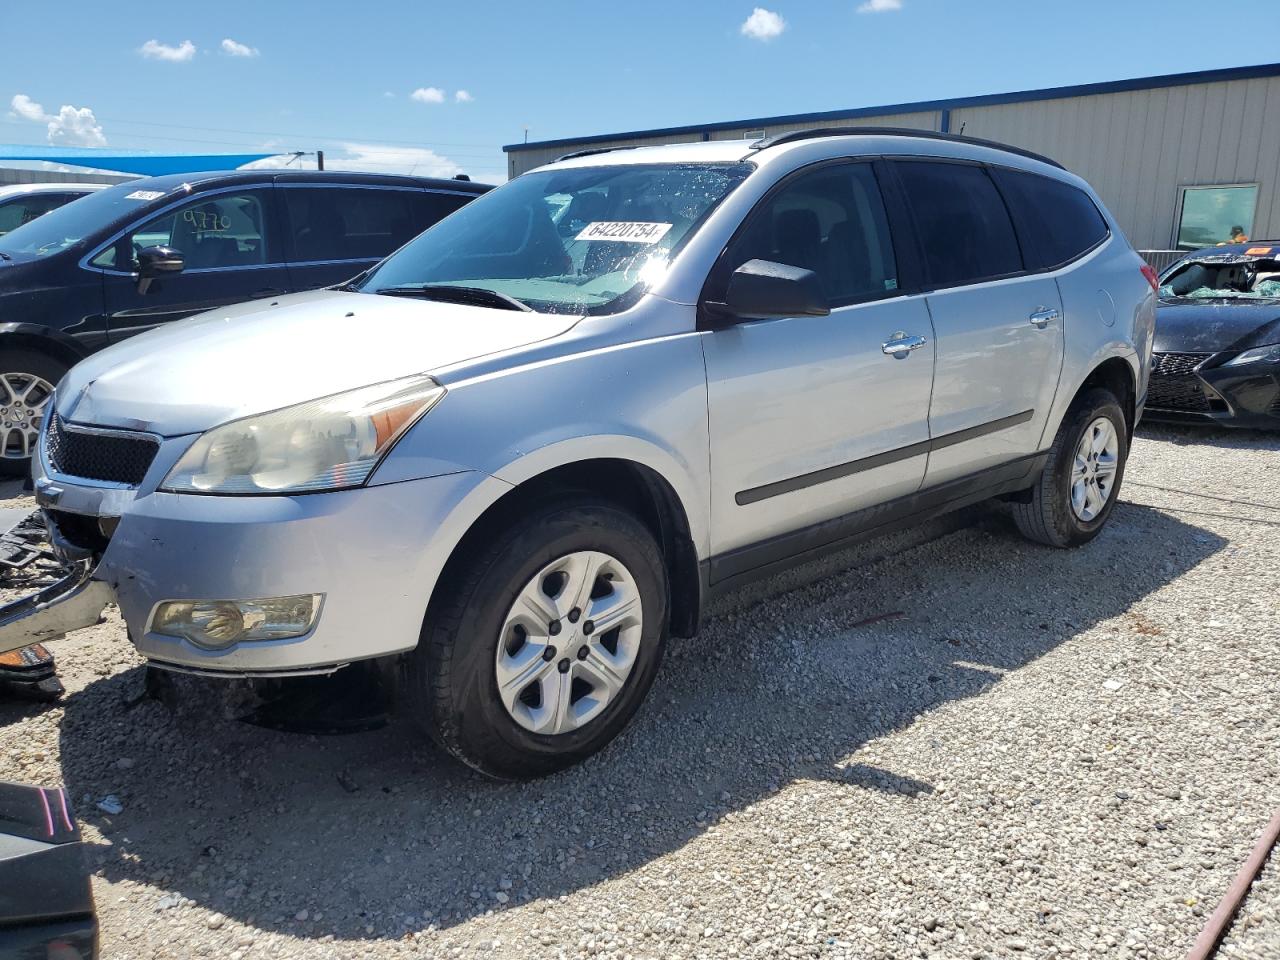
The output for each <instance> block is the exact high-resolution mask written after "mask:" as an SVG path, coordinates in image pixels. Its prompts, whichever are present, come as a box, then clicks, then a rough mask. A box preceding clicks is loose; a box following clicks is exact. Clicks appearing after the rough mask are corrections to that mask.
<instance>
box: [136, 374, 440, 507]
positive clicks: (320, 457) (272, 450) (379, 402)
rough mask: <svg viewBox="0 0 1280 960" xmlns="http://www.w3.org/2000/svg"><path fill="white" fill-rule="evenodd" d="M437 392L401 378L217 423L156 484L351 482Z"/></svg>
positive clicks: (337, 485) (246, 488)
mask: <svg viewBox="0 0 1280 960" xmlns="http://www.w3.org/2000/svg"><path fill="white" fill-rule="evenodd" d="M444 393H445V390H444V387H442V386H440V384H438V383H436V382H435V381H434V380H433V379H431V378H430V377H427V376H414V377H406V378H405V379H403V380H393V381H391V382H390V383H379V384H375V385H374V386H371V387H361V388H360V389H358V390H350V391H348V392H347V393H339V394H335V395H333V396H331V397H322V398H321V399H319V400H311V401H308V402H307V403H300V404H298V405H297V406H293V407H285V408H283V409H281V410H274V411H272V412H271V413H264V414H260V415H258V416H254V417H247V418H245V419H244V420H235V421H232V422H231V423H224V424H223V425H222V426H220V427H214V428H213V429H212V430H210V431H208V432H207V433H205V434H204V435H203V436H202V437H200V439H199V440H197V441H196V442H195V443H194V444H192V445H191V449H189V450H188V451H187V452H186V453H185V454H183V456H182V459H181V460H179V461H178V462H177V464H175V465H174V467H173V469H172V470H170V471H169V475H168V476H167V477H165V478H164V482H163V483H161V484H160V489H161V490H168V491H170V492H172V493H220V494H246V493H307V492H313V491H317V490H342V489H346V488H348V487H358V486H360V485H361V484H362V483H364V482H365V481H366V480H367V479H369V474H371V473H372V472H373V468H374V467H376V466H377V465H378V462H379V461H380V460H381V459H382V456H383V454H385V453H386V452H387V451H388V450H389V449H391V445H392V444H393V443H395V441H396V440H397V439H398V438H399V437H400V435H401V434H403V433H404V432H405V431H406V430H407V429H409V427H410V426H412V425H413V423H414V422H415V421H416V420H417V419H418V418H419V417H421V416H422V415H423V414H424V413H426V412H427V411H428V410H430V409H431V408H432V407H433V406H434V405H435V404H436V403H438V402H439V400H440V398H441V397H443V396H444Z"/></svg>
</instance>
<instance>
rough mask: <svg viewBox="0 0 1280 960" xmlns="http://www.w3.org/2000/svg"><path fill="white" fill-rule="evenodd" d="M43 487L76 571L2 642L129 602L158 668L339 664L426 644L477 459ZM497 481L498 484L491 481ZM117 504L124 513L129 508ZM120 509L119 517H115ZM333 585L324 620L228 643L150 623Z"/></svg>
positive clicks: (3, 614)
mask: <svg viewBox="0 0 1280 960" xmlns="http://www.w3.org/2000/svg"><path fill="white" fill-rule="evenodd" d="M35 485H36V497H37V501H38V502H39V503H40V505H41V507H42V509H43V511H44V515H45V518H46V523H47V524H48V526H49V529H50V535H51V538H52V539H53V541H54V544H55V551H56V552H59V553H60V555H61V556H62V557H63V558H64V559H65V560H66V561H67V562H68V563H69V565H70V572H69V573H68V574H67V576H66V577H65V578H64V579H63V580H62V581H60V582H59V583H58V584H57V585H55V586H54V587H50V588H48V589H46V590H44V591H41V592H40V593H38V594H34V595H32V596H30V597H26V598H23V599H22V600H20V601H17V602H15V603H13V604H10V605H9V606H7V607H4V608H0V649H6V648H10V647H14V646H18V647H20V646H25V645H27V644H30V643H33V642H37V641H40V640H47V639H52V638H54V637H57V636H60V635H62V634H65V633H66V632H68V631H70V630H73V629H76V628H78V627H82V626H87V625H90V624H92V623H94V622H96V621H97V618H98V616H99V614H100V613H101V611H102V608H103V606H105V604H106V603H108V602H112V601H114V602H116V603H117V604H118V605H119V607H120V613H121V615H122V617H123V618H124V620H125V623H126V625H127V626H128V629H129V637H130V639H131V640H132V641H133V643H134V645H135V646H136V647H137V648H138V650H139V652H141V653H142V654H143V655H144V656H145V657H147V658H148V660H150V661H151V662H152V663H154V664H155V665H157V666H160V667H165V668H169V669H175V670H180V671H185V672H190V673H199V674H205V675H215V676H222V677H240V676H253V677H268V676H286V675H295V674H313V673H325V672H330V671H332V670H334V669H337V668H338V667H340V666H343V665H345V664H347V663H350V662H352V661H355V660H361V659H368V658H373V657H380V656H384V655H388V654H395V653H400V652H403V651H406V650H410V649H412V648H413V647H414V646H416V645H417V642H418V637H419V634H420V632H421V629H422V621H423V617H424V616H425V613H426V607H427V601H428V599H429V598H430V595H431V590H432V588H433V587H434V584H435V582H436V579H437V578H438V576H439V573H440V571H441V570H442V569H443V567H444V563H445V561H446V560H447V559H448V554H449V552H451V550H452V546H453V544H455V543H456V542H457V540H458V539H460V538H461V536H462V533H463V532H465V528H466V525H467V517H468V516H469V515H470V512H469V509H459V506H460V504H463V502H464V501H467V500H468V498H469V497H472V495H474V499H475V500H476V501H480V502H486V501H488V500H489V499H490V498H491V497H493V496H494V493H495V492H494V491H492V490H490V489H488V488H489V487H492V486H495V485H496V486H498V487H501V488H504V489H509V485H508V484H505V483H503V482H502V481H500V480H495V479H494V478H492V477H490V476H488V475H486V474H483V473H479V472H476V471H459V472H457V473H451V474H444V475H440V476H435V477H429V478H425V479H419V480H408V481H403V482H399V483H390V484H383V485H373V486H368V487H361V488H357V489H354V490H345V491H335V492H330V493H323V494H311V495H305V496H293V497H274V496H265V497H217V496H198V495H192V494H173V493H161V492H157V491H152V492H149V493H144V492H141V491H136V490H129V491H121V490H119V489H117V488H109V489H99V488H97V487H93V486H89V485H82V484H75V483H74V482H73V481H72V480H70V479H69V478H66V477H61V476H54V477H50V476H48V475H46V474H45V473H44V470H43V464H39V463H38V464H37V468H36V477H35ZM481 488H484V489H481ZM116 511H119V512H118V513H116ZM113 513H115V514H116V515H114V516H113V515H111V514H113ZM303 593H320V594H324V595H325V600H324V606H323V609H322V611H321V614H320V617H319V618H318V620H317V622H316V624H315V626H314V627H313V628H312V630H311V632H309V633H307V634H305V635H304V636H301V637H294V638H288V639H284V640H272V641H251V642H244V643H240V644H236V645H233V646H230V647H228V648H225V649H220V650H208V649H203V648H201V647H197V646H195V645H193V644H191V643H189V642H188V641H185V640H182V639H179V638H176V637H169V636H164V635H160V634H156V633H152V632H149V631H148V629H147V627H148V624H149V623H150V618H151V614H152V611H153V610H154V609H155V605H156V604H157V603H159V602H160V601H163V600H191V599H197V600H217V599H237V600H240V599H257V598H264V597H275V596H292V595H297V594H303Z"/></svg>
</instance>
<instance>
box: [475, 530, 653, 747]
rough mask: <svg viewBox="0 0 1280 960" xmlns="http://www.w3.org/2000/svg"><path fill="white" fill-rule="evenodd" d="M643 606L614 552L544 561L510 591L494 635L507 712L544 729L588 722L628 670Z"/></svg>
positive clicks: (549, 731)
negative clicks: (508, 606) (513, 592)
mask: <svg viewBox="0 0 1280 960" xmlns="http://www.w3.org/2000/svg"><path fill="white" fill-rule="evenodd" d="M643 613H644V611H643V605H642V603H641V599H640V590H639V588H638V587H637V586H636V581H635V577H633V576H632V575H631V572H630V571H629V570H628V569H627V568H626V567H625V566H624V565H623V564H622V562H621V561H619V560H618V559H617V558H616V557H611V556H609V554H607V553H600V552H598V551H593V550H583V551H579V552H577V553H571V554H569V555H568V556H564V557H561V558H560V559H559V560H556V561H554V562H552V563H549V564H547V566H545V567H543V568H542V570H540V571H539V572H538V573H537V575H536V576H534V577H533V578H532V579H531V580H530V581H529V582H528V583H527V584H525V586H524V588H523V589H522V590H521V591H520V593H519V594H518V595H517V596H516V600H515V603H514V604H512V606H511V609H510V610H509V611H508V612H507V616H506V619H505V620H504V621H503V624H502V632H501V634H500V635H499V637H498V650H497V658H496V661H495V666H496V674H497V682H498V693H499V695H500V697H501V698H502V703H503V705H504V706H505V707H506V709H507V713H509V714H510V715H511V718H512V719H513V720H515V722H516V723H518V724H519V725H520V726H521V727H523V728H524V729H526V730H528V731H530V732H531V733H538V734H544V735H555V734H561V733H569V732H571V731H573V730H577V729H579V728H580V727H582V726H584V725H585V724H587V723H590V722H591V721H592V720H593V719H595V718H596V717H597V716H599V715H600V713H601V712H602V711H603V710H605V708H607V707H608V706H609V704H610V703H612V702H613V701H614V700H616V699H617V698H618V695H619V694H620V693H621V692H622V689H623V687H624V686H625V685H626V683H627V678H628V677H630V675H631V670H632V668H633V667H634V666H635V662H636V655H637V654H638V653H639V651H640V638H641V635H642V628H643V626H644V616H643Z"/></svg>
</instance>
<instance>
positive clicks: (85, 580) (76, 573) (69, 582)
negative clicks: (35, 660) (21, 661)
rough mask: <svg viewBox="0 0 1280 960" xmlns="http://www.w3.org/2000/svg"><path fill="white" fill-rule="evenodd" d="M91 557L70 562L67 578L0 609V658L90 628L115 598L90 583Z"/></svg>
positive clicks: (99, 583)
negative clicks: (82, 628) (1, 655)
mask: <svg viewBox="0 0 1280 960" xmlns="http://www.w3.org/2000/svg"><path fill="white" fill-rule="evenodd" d="M93 570H94V564H93V559H92V557H85V558H82V559H80V560H76V561H73V562H72V564H71V568H70V569H69V570H68V571H67V574H66V576H64V577H63V578H62V579H61V580H58V581H57V582H56V583H53V584H51V585H49V586H47V587H45V588H44V589H42V590H40V591H38V592H36V593H33V594H31V595H30V596H26V597H23V598H22V599H20V600H15V601H13V602H12V603H7V604H5V605H4V606H3V607H0V654H4V653H9V652H10V651H12V650H19V649H21V648H22V647H27V646H31V645H32V644H35V643H43V642H45V641H48V640H56V639H58V638H59V637H62V636H65V635H66V634H68V633H70V632H71V631H72V630H79V629H80V628H81V627H89V626H93V624H95V623H97V622H98V620H99V619H100V618H101V617H102V611H103V610H104V609H105V608H106V606H107V604H108V603H111V602H112V601H113V600H114V599H115V597H114V595H113V594H112V592H111V588H110V587H109V586H108V585H107V584H105V583H103V582H102V581H101V580H94V579H93Z"/></svg>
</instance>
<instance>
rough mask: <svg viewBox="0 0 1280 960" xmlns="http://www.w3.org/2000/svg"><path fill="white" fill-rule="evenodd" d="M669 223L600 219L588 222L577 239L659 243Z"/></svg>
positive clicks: (668, 228)
mask: <svg viewBox="0 0 1280 960" xmlns="http://www.w3.org/2000/svg"><path fill="white" fill-rule="evenodd" d="M671 226H672V225H671V224H669V223H642V222H639V221H635V220H600V221H597V222H596V223H588V224H587V225H586V226H585V227H583V228H582V232H581V233H579V234H578V236H577V237H575V238H574V239H576V240H613V241H617V242H619V243H657V242H658V241H659V240H661V239H662V238H663V237H665V236H666V235H667V231H668V230H670V229H671Z"/></svg>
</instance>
